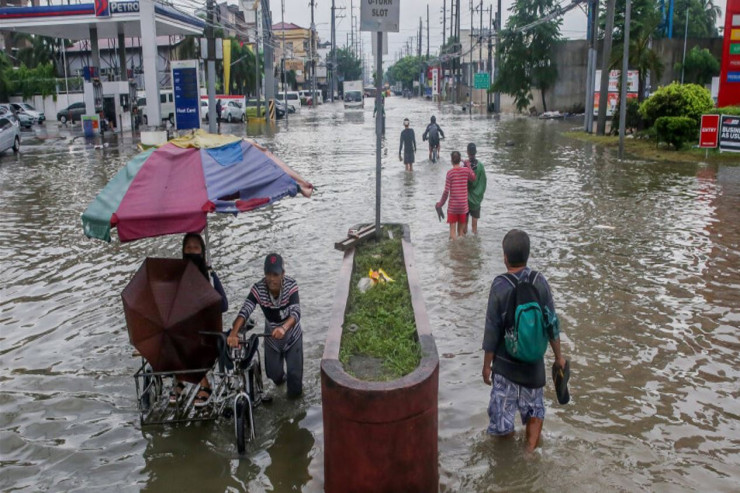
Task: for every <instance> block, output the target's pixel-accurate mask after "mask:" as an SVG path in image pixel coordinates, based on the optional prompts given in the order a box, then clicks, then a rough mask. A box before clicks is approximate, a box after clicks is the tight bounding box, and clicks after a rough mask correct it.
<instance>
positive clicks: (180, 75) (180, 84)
mask: <svg viewBox="0 0 740 493" xmlns="http://www.w3.org/2000/svg"><path fill="white" fill-rule="evenodd" d="M171 63H172V89H173V94H174V96H175V126H176V127H177V129H178V130H188V129H192V128H200V90H199V84H198V81H199V78H198V61H197V60H180V61H173V62H171Z"/></svg>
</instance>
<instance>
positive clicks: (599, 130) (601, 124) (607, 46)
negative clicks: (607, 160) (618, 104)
mask: <svg viewBox="0 0 740 493" xmlns="http://www.w3.org/2000/svg"><path fill="white" fill-rule="evenodd" d="M614 3H615V0H608V3H607V4H606V28H605V29H604V49H603V51H602V54H601V88H600V94H599V116H598V118H597V120H596V135H604V134H605V133H606V105H607V103H608V102H609V101H607V100H608V99H609V58H611V53H612V31H613V30H614Z"/></svg>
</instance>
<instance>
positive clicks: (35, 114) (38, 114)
mask: <svg viewBox="0 0 740 493" xmlns="http://www.w3.org/2000/svg"><path fill="white" fill-rule="evenodd" d="M10 106H11V107H12V108H13V109H14V110H15V112H16V113H25V114H27V115H28V116H29V117H30V118H31V120H32V121H33V122H38V123H44V120H46V115H44V112H43V111H39V110H37V109H36V108H34V107H33V106H31V105H30V104H28V103H10Z"/></svg>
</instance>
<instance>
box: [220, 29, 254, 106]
mask: <svg viewBox="0 0 740 493" xmlns="http://www.w3.org/2000/svg"><path fill="white" fill-rule="evenodd" d="M231 61H232V64H233V65H232V66H231V77H230V78H229V86H230V87H229V93H230V94H254V91H255V77H256V74H255V71H256V70H257V68H256V67H255V63H256V62H255V56H254V52H253V51H252V50H251V49H250V48H249V46H248V45H247V44H246V43H241V42H240V41H238V40H237V39H234V38H232V39H231ZM259 64H260V66H259V71H260V75H261V74H262V72H263V70H264V65H263V60H262V57H259ZM218 73H219V74H223V71H219V72H218Z"/></svg>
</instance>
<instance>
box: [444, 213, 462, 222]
mask: <svg viewBox="0 0 740 493" xmlns="http://www.w3.org/2000/svg"><path fill="white" fill-rule="evenodd" d="M466 218H467V214H450V213H449V212H448V213H447V224H454V223H464V222H465V219H466Z"/></svg>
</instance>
